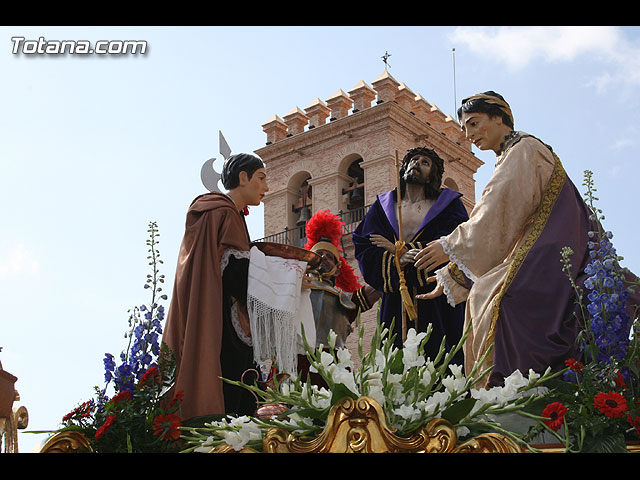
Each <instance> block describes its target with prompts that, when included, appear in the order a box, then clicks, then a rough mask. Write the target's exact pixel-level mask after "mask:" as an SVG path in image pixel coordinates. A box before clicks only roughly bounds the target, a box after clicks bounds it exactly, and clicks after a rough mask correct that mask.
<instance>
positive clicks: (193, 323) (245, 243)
mask: <svg viewBox="0 0 640 480" xmlns="http://www.w3.org/2000/svg"><path fill="white" fill-rule="evenodd" d="M227 249H232V250H236V251H244V252H248V251H249V234H248V232H247V227H246V224H245V222H244V218H243V216H242V214H241V213H240V212H239V211H238V210H237V208H236V206H235V204H234V203H233V200H231V198H230V197H228V196H227V195H224V194H221V193H215V192H214V193H208V194H205V195H201V196H199V197H197V198H196V199H195V200H194V201H193V203H192V204H191V206H190V207H189V210H188V212H187V220H186V228H185V234H184V238H183V240H182V245H181V246H180V253H179V256H178V265H177V268H176V278H175V283H174V287H173V296H172V299H171V304H170V307H169V313H168V315H167V321H166V327H165V331H164V336H163V342H165V343H166V344H167V345H168V346H169V347H170V348H171V349H172V350H173V352H174V354H175V356H176V361H177V371H176V384H175V390H176V391H180V390H183V391H184V397H183V401H182V416H183V418H191V417H195V416H199V415H209V414H221V413H225V407H224V396H223V382H222V380H220V377H221V376H222V366H221V358H220V354H221V351H222V337H223V324H224V320H223V295H224V294H223V284H222V271H221V260H222V257H223V255H224V253H225V251H226V250H227ZM241 301H242V303H243V304H244V303H245V302H246V298H243V299H241Z"/></svg>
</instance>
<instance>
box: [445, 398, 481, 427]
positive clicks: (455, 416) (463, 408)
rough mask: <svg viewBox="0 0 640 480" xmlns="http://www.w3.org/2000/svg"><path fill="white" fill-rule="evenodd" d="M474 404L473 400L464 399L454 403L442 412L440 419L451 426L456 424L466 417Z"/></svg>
mask: <svg viewBox="0 0 640 480" xmlns="http://www.w3.org/2000/svg"><path fill="white" fill-rule="evenodd" d="M475 403H476V399H475V398H465V399H464V400H460V401H459V402H456V403H454V404H453V405H451V406H450V407H449V408H447V409H446V410H445V411H444V412H442V418H444V419H445V420H448V421H449V422H451V423H452V424H454V425H455V424H456V423H458V422H459V421H460V420H462V419H463V418H464V417H466V416H467V415H468V414H469V412H471V409H472V408H473V406H474V405H475Z"/></svg>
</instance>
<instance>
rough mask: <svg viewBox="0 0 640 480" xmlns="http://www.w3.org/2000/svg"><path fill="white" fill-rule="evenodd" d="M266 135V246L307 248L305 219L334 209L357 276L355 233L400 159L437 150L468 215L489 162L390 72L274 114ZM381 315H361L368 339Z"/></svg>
mask: <svg viewBox="0 0 640 480" xmlns="http://www.w3.org/2000/svg"><path fill="white" fill-rule="evenodd" d="M262 129H263V131H264V132H265V134H266V144H265V146H263V147H261V148H258V149H257V150H255V153H256V154H257V155H259V156H260V158H262V160H263V161H264V162H265V165H266V169H267V174H268V176H269V188H270V191H269V192H268V194H267V195H266V196H265V198H264V199H263V201H264V226H265V227H264V228H265V231H264V235H265V237H264V239H263V240H266V241H279V242H283V243H290V244H292V245H296V246H303V245H304V243H305V242H304V238H302V237H303V236H304V222H305V219H308V218H310V216H311V215H313V214H314V213H315V212H317V211H318V210H320V209H322V210H326V209H329V210H330V211H331V212H332V213H335V214H336V215H339V216H341V217H342V219H343V221H344V222H345V224H346V225H345V232H346V233H345V235H343V237H342V247H343V250H344V256H345V258H346V260H347V261H348V262H349V263H350V265H351V266H352V267H353V268H354V270H355V272H356V273H357V274H358V275H359V272H360V271H359V268H358V264H357V261H356V260H355V258H354V255H353V244H352V242H351V232H353V230H355V228H356V227H357V225H358V224H359V222H360V221H361V220H362V218H363V217H364V214H365V213H366V211H367V210H368V208H369V206H370V205H371V204H372V203H373V202H374V201H375V199H376V196H377V195H378V194H381V193H384V192H386V191H389V190H391V189H393V188H394V187H395V186H396V168H395V158H396V153H397V155H398V157H399V158H400V159H402V157H403V156H404V154H405V153H406V152H407V150H409V149H410V148H414V147H421V146H427V147H429V148H432V149H434V150H435V151H436V152H438V154H439V155H440V157H442V158H443V159H444V163H445V173H444V176H443V184H444V185H445V186H448V187H449V188H452V189H454V190H456V191H459V192H460V193H462V194H463V197H462V201H463V204H464V205H465V207H466V208H467V210H468V211H469V212H470V211H471V209H472V208H473V206H474V205H475V180H474V178H473V176H474V174H475V173H476V172H477V170H478V168H480V166H481V165H482V164H483V162H482V161H481V160H480V159H478V158H477V157H476V156H475V155H474V154H473V152H472V151H471V143H470V142H469V141H468V140H467V139H466V137H465V135H464V132H463V131H462V128H461V127H460V124H458V122H456V121H455V120H454V119H453V118H452V117H451V116H450V115H447V114H445V113H443V112H442V111H441V110H440V109H439V108H438V107H437V106H436V105H433V104H430V103H429V102H427V101H426V100H425V99H424V98H423V97H422V96H421V95H419V94H416V93H414V92H413V91H411V90H410V89H409V87H408V86H407V85H406V84H404V83H401V82H398V81H397V80H396V79H395V78H393V77H392V76H391V74H389V72H388V71H387V70H385V71H384V72H383V73H382V74H381V75H380V76H379V77H378V78H376V79H375V80H374V81H373V82H371V85H369V84H367V83H365V82H364V81H360V82H358V83H356V84H355V85H354V86H353V87H352V88H351V89H350V90H349V91H348V92H344V91H343V90H341V89H339V90H338V91H336V92H335V93H334V94H333V95H331V96H330V97H329V98H327V99H326V101H322V100H320V99H319V98H316V99H315V100H313V101H312V102H311V103H310V104H309V105H308V106H307V107H306V108H304V109H301V108H299V107H297V106H296V107H294V108H293V109H292V110H290V111H289V112H288V113H287V114H285V115H284V116H282V117H280V116H278V115H274V116H273V117H271V118H270V119H269V120H267V121H266V122H265V123H264V124H263V125H262ZM307 215H308V217H307ZM376 310H377V309H376V308H373V309H371V310H370V311H368V312H366V313H365V314H363V315H362V320H363V322H364V323H365V331H367V332H372V329H371V328H369V329H367V324H368V323H370V322H375V318H376ZM352 336H353V335H352ZM353 341H357V338H354V339H353ZM347 346H349V343H347ZM350 348H351V347H350Z"/></svg>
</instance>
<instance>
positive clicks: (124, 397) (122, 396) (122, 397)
mask: <svg viewBox="0 0 640 480" xmlns="http://www.w3.org/2000/svg"><path fill="white" fill-rule="evenodd" d="M128 400H131V393H129V391H128V390H123V391H121V392H120V393H118V394H117V395H116V396H115V397H113V398H112V399H111V400H110V401H109V403H111V404H113V405H117V404H118V402H122V401H128Z"/></svg>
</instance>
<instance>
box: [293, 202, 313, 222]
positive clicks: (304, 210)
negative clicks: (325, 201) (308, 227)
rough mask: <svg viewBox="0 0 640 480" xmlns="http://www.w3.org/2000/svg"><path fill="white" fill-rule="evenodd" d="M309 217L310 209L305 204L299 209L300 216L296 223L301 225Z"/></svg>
mask: <svg viewBox="0 0 640 480" xmlns="http://www.w3.org/2000/svg"><path fill="white" fill-rule="evenodd" d="M310 218H311V209H310V208H309V207H307V206H306V205H305V206H304V207H302V208H301V209H300V217H299V218H298V221H297V222H296V225H298V226H302V225H304V224H305V223H307V222H308V221H309V219H310Z"/></svg>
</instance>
